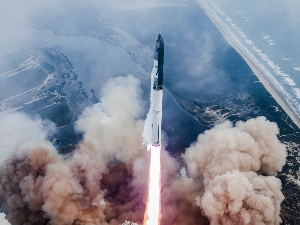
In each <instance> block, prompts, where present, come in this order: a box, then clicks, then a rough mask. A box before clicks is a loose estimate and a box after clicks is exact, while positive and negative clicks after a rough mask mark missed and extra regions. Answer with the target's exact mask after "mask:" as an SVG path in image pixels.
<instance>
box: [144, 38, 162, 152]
mask: <svg viewBox="0 0 300 225" xmlns="http://www.w3.org/2000/svg"><path fill="white" fill-rule="evenodd" d="M163 65H164V40H163V38H162V36H161V34H159V35H158V37H157V40H156V42H155V53H154V66H153V69H152V72H151V92H150V96H151V97H150V99H151V100H150V102H151V107H150V111H149V114H150V115H149V117H150V118H149V120H150V121H149V122H150V124H149V125H150V127H149V131H148V132H149V134H148V135H149V136H150V137H149V138H148V141H149V143H148V146H149V145H150V146H149V147H150V148H151V146H155V147H160V146H161V120H162V97H163Z"/></svg>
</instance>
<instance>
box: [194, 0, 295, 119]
mask: <svg viewBox="0 0 300 225" xmlns="http://www.w3.org/2000/svg"><path fill="white" fill-rule="evenodd" d="M198 2H199V4H200V5H201V6H202V7H203V8H204V9H207V10H209V11H210V12H211V13H210V14H211V17H214V18H216V21H217V23H218V24H219V26H220V27H222V28H223V29H226V30H227V31H226V33H227V34H228V35H227V36H228V37H230V39H232V40H235V42H237V41H239V43H240V46H239V47H238V48H240V49H241V51H242V52H243V53H244V54H245V55H246V56H247V57H249V59H250V60H251V61H252V62H254V64H256V66H257V67H258V68H260V70H261V72H262V73H263V75H264V76H265V77H266V78H267V80H268V81H269V83H270V84H271V85H272V86H273V87H275V89H276V90H277V91H278V92H279V93H280V96H281V98H282V99H283V100H284V101H285V102H286V103H287V104H288V105H289V107H290V108H291V109H292V110H293V111H294V112H295V113H296V115H297V116H298V117H299V115H300V56H299V51H300V43H299V41H298V40H299V38H300V29H299V26H300V18H299V16H298V14H297V13H296V12H297V11H298V12H299V10H300V4H299V2H296V1H291V2H287V1H277V0H275V1H268V0H264V1H258V0H254V1H237V0H233V1H229V2H228V1H220V0H199V1H198ZM237 45H238V44H237Z"/></svg>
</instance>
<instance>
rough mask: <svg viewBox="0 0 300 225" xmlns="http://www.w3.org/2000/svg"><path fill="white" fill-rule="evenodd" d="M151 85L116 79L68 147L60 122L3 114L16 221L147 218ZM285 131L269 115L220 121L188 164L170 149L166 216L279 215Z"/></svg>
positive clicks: (246, 220) (184, 220) (5, 204)
mask: <svg viewBox="0 0 300 225" xmlns="http://www.w3.org/2000/svg"><path fill="white" fill-rule="evenodd" d="M141 92H142V90H141V88H140V83H139V80H137V79H136V78H134V77H133V76H131V75H129V76H127V77H117V78H114V79H110V80H109V81H108V82H107V83H106V84H105V85H104V88H103V89H102V91H101V103H100V104H96V105H93V106H91V107H88V108H86V109H85V110H84V111H83V112H82V115H81V116H80V117H79V120H78V121H77V122H76V129H77V130H78V131H80V132H82V133H83V135H84V139H83V141H82V142H81V143H80V144H79V145H78V146H77V148H76V150H75V151H74V152H73V153H72V154H71V155H68V156H62V155H59V154H58V153H57V151H56V149H55V148H54V147H53V145H52V143H50V142H49V141H47V136H48V135H49V134H51V133H52V132H54V131H55V128H54V126H53V124H52V123H50V122H45V121H41V120H39V119H38V118H34V119H32V118H30V117H28V116H26V115H24V114H21V113H12V114H2V115H1V116H0V124H1V125H2V126H1V131H0V132H1V139H0V147H1V148H0V151H1V154H2V152H5V158H4V159H5V160H6V161H5V162H4V163H2V166H1V176H0V178H1V180H0V203H1V211H3V212H4V213H6V215H7V216H6V218H7V219H8V221H9V222H11V223H12V224H14V225H15V224H16V225H18V224H58V225H60V224H91V225H92V224H104V225H105V224H107V225H108V224H109V225H117V224H122V223H123V222H124V221H125V220H126V219H127V218H128V219H129V220H130V221H133V222H138V223H141V222H142V220H143V214H144V210H145V201H146V198H147V196H146V194H147V181H148V168H149V153H148V152H147V151H146V150H145V149H143V147H142V137H141V135H142V133H143V128H144V121H143V120H141V119H140V118H141V116H142V115H143V105H144V103H143V101H142V99H141V96H142V95H141ZM15 121H17V122H18V125H14V124H15ZM277 134H278V128H277V126H276V124H274V123H271V122H269V121H267V120H266V119H265V118H263V117H259V118H257V119H252V120H249V121H247V122H245V123H244V122H238V123H237V124H236V126H235V127H234V126H233V125H232V124H231V123H230V122H226V123H224V124H221V125H218V126H216V127H214V128H213V129H211V130H209V131H206V132H205V133H204V134H201V135H199V138H198V141H197V142H196V143H194V144H193V145H192V146H191V147H190V148H189V149H187V151H186V153H185V154H184V155H183V159H184V162H185V163H186V165H187V170H186V169H185V168H182V163H179V160H176V159H175V158H173V157H171V156H170V155H169V153H167V152H166V151H165V150H162V156H161V158H162V170H161V171H162V174H161V175H162V192H161V194H162V203H161V204H162V205H161V210H162V224H164V225H171V224H172V225H182V224H209V221H208V219H207V218H209V220H210V221H211V223H212V224H254V223H260V224H278V223H279V221H280V217H279V210H280V203H281V202H282V200H283V196H282V194H281V191H280V189H281V183H280V181H279V180H278V179H277V178H275V177H272V176H263V175H262V174H263V173H264V174H268V175H275V174H276V172H277V171H280V170H281V168H282V166H283V165H284V163H285V157H286V153H285V147H284V146H283V145H282V144H281V143H280V142H279V141H278V139H277ZM8 157H10V158H8ZM2 216H3V215H2Z"/></svg>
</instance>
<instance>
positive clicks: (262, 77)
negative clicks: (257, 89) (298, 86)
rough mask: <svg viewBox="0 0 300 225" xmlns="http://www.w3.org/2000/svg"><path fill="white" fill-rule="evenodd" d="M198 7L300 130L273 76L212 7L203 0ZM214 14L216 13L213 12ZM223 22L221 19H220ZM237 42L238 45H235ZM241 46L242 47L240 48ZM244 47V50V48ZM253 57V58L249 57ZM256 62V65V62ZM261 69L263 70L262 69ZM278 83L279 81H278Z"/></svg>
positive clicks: (299, 124)
mask: <svg viewBox="0 0 300 225" xmlns="http://www.w3.org/2000/svg"><path fill="white" fill-rule="evenodd" d="M197 2H198V5H199V6H200V7H201V8H202V9H203V11H204V12H205V14H206V15H207V16H208V17H209V18H210V20H211V21H212V22H213V23H214V24H215V26H216V27H217V28H218V30H219V31H220V32H221V34H222V35H223V37H224V38H225V39H226V41H227V42H228V43H229V44H230V45H231V46H232V47H233V48H234V49H235V50H236V51H237V52H238V53H239V54H240V55H241V56H242V57H243V59H244V60H245V61H246V63H247V64H248V65H249V67H250V68H251V70H252V71H253V73H254V74H255V75H256V76H257V78H258V79H259V81H260V82H261V83H262V84H263V86H264V87H265V88H266V89H267V91H268V92H269V93H270V94H271V96H272V97H273V98H274V99H275V101H276V102H277V103H278V104H279V105H280V106H281V107H282V109H283V110H284V111H285V112H286V113H287V114H288V116H289V117H290V118H291V119H292V121H293V122H294V123H295V125H296V126H298V127H299V128H300V117H299V115H297V114H296V113H295V112H294V110H293V108H292V106H291V105H290V104H289V103H288V101H287V100H286V98H285V96H284V95H283V94H282V93H281V92H280V91H279V90H278V89H277V88H276V87H275V86H274V85H273V84H272V81H271V80H273V81H274V80H275V79H274V77H273V76H272V74H270V72H269V71H268V73H269V76H268V77H267V76H266V74H264V72H263V71H267V70H266V69H265V68H264V66H263V65H262V64H261V63H260V62H259V61H258V60H257V59H256V58H255V57H254V55H253V54H252V53H250V52H249V50H248V49H246V48H245V47H244V46H243V45H242V44H241V42H240V41H239V40H238V39H237V38H236V37H235V35H234V34H233V33H232V32H231V30H230V29H229V28H228V27H227V30H229V32H231V33H230V34H228V32H226V27H225V26H227V25H225V24H224V26H221V25H220V24H219V23H218V19H219V18H218V16H213V15H212V13H211V12H210V10H211V9H210V7H209V6H205V5H204V4H205V3H206V2H205V3H204V2H203V0H197ZM211 11H213V10H211ZM213 13H214V11H213ZM219 20H220V21H221V19H219ZM230 36H234V37H235V38H231V37H230ZM235 41H236V43H235ZM239 45H240V46H239ZM243 47H244V48H243ZM243 50H244V51H246V52H247V53H248V54H246V53H245V52H244V51H243ZM249 56H251V57H249ZM254 61H256V63H255V62H254ZM260 67H261V68H260ZM276 82H277V81H276Z"/></svg>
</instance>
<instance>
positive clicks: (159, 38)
mask: <svg viewBox="0 0 300 225" xmlns="http://www.w3.org/2000/svg"><path fill="white" fill-rule="evenodd" d="M161 39H162V36H161V34H160V33H159V34H158V37H157V41H160V40H161Z"/></svg>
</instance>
